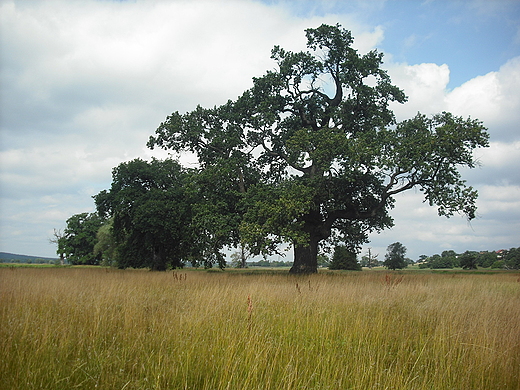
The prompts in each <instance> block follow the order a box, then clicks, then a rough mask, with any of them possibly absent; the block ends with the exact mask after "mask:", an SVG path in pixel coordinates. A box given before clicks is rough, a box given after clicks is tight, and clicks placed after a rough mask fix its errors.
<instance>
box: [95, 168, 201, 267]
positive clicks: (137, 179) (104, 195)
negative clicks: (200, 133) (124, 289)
mask: <svg viewBox="0 0 520 390" xmlns="http://www.w3.org/2000/svg"><path fill="white" fill-rule="evenodd" d="M112 176H113V181H112V186H111V188H110V190H109V191H102V192H100V193H99V194H98V195H96V196H95V197H94V198H95V202H96V206H97V209H98V212H99V213H100V214H101V215H102V216H104V217H105V218H108V217H111V218H112V219H111V224H112V227H111V231H112V233H113V235H114V238H115V243H116V245H117V251H113V253H117V265H118V266H119V267H121V268H126V267H136V268H140V267H150V268H151V269H152V270H165V269H166V268H167V267H169V266H170V267H182V266H183V264H184V263H183V261H184V260H185V259H187V258H190V257H192V256H195V257H201V256H198V255H199V253H198V251H199V250H200V249H201V247H200V246H199V245H198V239H197V236H196V235H195V234H194V230H193V224H192V214H193V208H192V205H193V204H194V203H195V202H194V200H193V196H192V194H191V193H190V187H189V183H190V182H189V177H190V174H189V172H188V171H187V170H186V169H184V168H182V167H181V166H180V165H179V164H178V163H177V162H176V161H174V160H170V159H168V160H164V161H161V160H156V159H153V160H152V161H151V162H147V161H143V160H141V159H136V160H132V161H129V162H126V163H122V164H120V165H119V166H118V167H116V168H114V171H113V174H112Z"/></svg>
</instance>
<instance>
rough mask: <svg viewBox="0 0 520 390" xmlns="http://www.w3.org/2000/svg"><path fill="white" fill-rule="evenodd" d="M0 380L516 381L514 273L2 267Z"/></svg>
mask: <svg viewBox="0 0 520 390" xmlns="http://www.w3.org/2000/svg"><path fill="white" fill-rule="evenodd" d="M0 325H1V326H0V348H1V349H0V351H1V357H2V358H1V359H0V388H1V389H67V390H69V389H95V388H98V389H127V390H129V389H140V390H141V389H194V390H204V389H207V390H209V389H211V390H217V389H249V390H253V389H276V390H280V389H436V390H441V389H486V390H487V389H519V388H520V275H519V274H518V273H517V274H509V273H496V274H470V273H448V274H434V273H420V272H416V273H413V272H409V273H403V274H398V273H390V272H389V273H385V272H374V271H372V272H371V271H363V272H358V273H335V274H333V273H330V274H329V273H327V274H319V275H313V276H310V277H291V276H288V275H283V274H278V275H265V274H264V275H262V274H258V275H250V274H245V273H236V272H225V273H207V272H194V271H193V272H189V271H188V272H186V273H185V272H182V273H178V272H177V273H173V272H168V273H152V272H147V271H117V270H104V269H62V268H56V269H14V270H10V269H0Z"/></svg>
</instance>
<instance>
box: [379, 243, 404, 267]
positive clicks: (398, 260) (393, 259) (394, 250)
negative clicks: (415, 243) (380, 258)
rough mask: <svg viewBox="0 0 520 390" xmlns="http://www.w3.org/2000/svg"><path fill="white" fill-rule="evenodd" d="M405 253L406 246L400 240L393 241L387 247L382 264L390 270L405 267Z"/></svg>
mask: <svg viewBox="0 0 520 390" xmlns="http://www.w3.org/2000/svg"><path fill="white" fill-rule="evenodd" d="M405 254H406V247H405V246H404V245H403V244H401V243H400V242H394V243H393V244H390V245H389V246H388V248H387V253H386V255H385V261H384V262H383V265H384V266H385V267H386V268H388V269H391V270H396V269H403V268H406V267H408V263H407V262H406V258H405Z"/></svg>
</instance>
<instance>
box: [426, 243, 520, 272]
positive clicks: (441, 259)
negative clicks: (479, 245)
mask: <svg viewBox="0 0 520 390" xmlns="http://www.w3.org/2000/svg"><path fill="white" fill-rule="evenodd" d="M418 264H419V268H431V269H443V268H457V267H460V268H463V269H476V268H477V267H482V268H497V269H498V268H506V269H520V247H519V248H510V249H501V250H498V251H482V252H476V251H466V252H464V253H461V254H457V253H455V252H454V251H453V250H449V251H444V252H442V253H441V254H440V255H439V254H435V255H433V256H429V257H428V256H426V255H423V256H421V258H420V259H419V261H418Z"/></svg>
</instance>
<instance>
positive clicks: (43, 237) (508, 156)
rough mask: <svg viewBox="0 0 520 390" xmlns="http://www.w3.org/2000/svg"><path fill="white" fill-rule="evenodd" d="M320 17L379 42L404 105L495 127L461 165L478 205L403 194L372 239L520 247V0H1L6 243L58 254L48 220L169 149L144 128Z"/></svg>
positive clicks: (1, 223)
mask: <svg viewBox="0 0 520 390" xmlns="http://www.w3.org/2000/svg"><path fill="white" fill-rule="evenodd" d="M321 23H328V24H336V23H340V24H342V26H343V27H345V28H347V29H349V30H351V31H352V33H353V35H354V37H355V46H356V48H357V49H358V50H359V51H360V52H366V51H368V50H371V49H374V48H378V49H379V50H380V51H382V52H384V53H385V64H384V66H385V67H386V69H388V71H389V73H390V75H391V77H392V80H393V81H394V83H395V84H397V85H398V86H400V87H401V88H403V89H404V90H405V93H406V94H407V95H408V96H409V102H408V103H407V104H405V105H402V106H398V107H395V113H396V116H397V119H398V120H403V119H406V118H408V117H411V116H413V115H415V114H416V113H417V111H421V112H423V113H426V114H433V113H437V112H440V111H443V110H446V111H451V112H453V113H454V114H456V115H461V116H465V117H467V116H471V117H472V118H478V119H480V120H482V121H483V122H484V124H485V125H486V126H487V127H488V128H489V133H490V135H491V147H490V148H487V149H481V150H478V151H477V152H476V158H478V159H479V161H480V162H481V167H480V168H477V169H475V170H466V171H464V177H465V178H466V179H467V180H468V182H469V184H470V185H473V186H474V187H475V188H477V189H478V190H479V192H480V198H479V201H478V206H479V218H478V219H476V220H473V221H472V222H471V223H468V222H467V221H466V220H465V219H464V218H463V217H459V216H455V217H452V218H450V219H446V218H444V217H438V216H437V213H436V210H435V209H434V208H431V207H429V206H427V205H426V204H424V203H422V201H421V198H420V195H419V194H418V193H415V192H410V193H407V194H403V195H399V196H398V198H397V207H396V208H395V209H394V210H393V216H394V217H395V224H396V226H395V227H394V228H393V229H390V230H388V231H385V232H384V233H382V234H379V235H373V236H372V237H371V238H372V241H371V243H370V244H369V245H367V247H368V246H370V247H371V248H372V253H379V254H380V258H383V257H384V254H385V252H386V247H387V246H388V245H389V244H391V243H393V242H395V241H399V242H401V243H403V244H404V245H405V246H406V247H407V248H408V255H409V257H411V258H412V259H417V258H418V256H419V255H421V254H427V255H432V254H434V253H441V252H442V251H443V250H446V249H453V250H455V251H456V252H463V251H465V250H467V249H470V250H496V249H501V248H510V247H518V246H520V169H519V167H520V2H519V1H514V0H511V1H506V0H503V1H501V0H493V1H486V0H479V1H441V0H430V1H405V0H395V1H392V0H387V1H382V0H381V1H376V0H374V1H348V0H343V1H274V0H273V1H270V0H265V1H253V0H237V1H230V0H222V1H218V0H211V1H197V0H193V1H181V0H178V1H145V0H136V1H110V0H98V1H95V0H89V1H30V0H23V1H22V0H20V1H7V0H0V29H1V30H0V40H1V41H0V66H1V68H0V218H1V219H0V251H4V252H12V253H19V254H29V255H37V256H49V257H53V256H55V247H54V246H53V245H52V244H50V243H49V241H48V240H49V238H51V237H52V233H53V229H54V228H56V229H63V228H64V227H65V221H66V220H67V218H69V217H70V216H71V215H73V214H78V213H81V212H92V211H94V204H93V200H92V198H91V197H92V195H95V194H97V193H98V192H99V191H101V190H103V189H107V188H109V186H110V183H111V170H112V168H113V167H115V166H117V165H118V164H119V163H120V162H122V161H128V160H131V159H134V158H136V157H141V158H150V157H151V156H158V157H164V156H165V154H164V153H163V154H162V155H161V153H160V152H157V151H153V152H152V151H150V150H148V149H147V148H146V142H147V140H148V138H149V136H150V135H151V134H153V132H154V131H155V129H156V128H157V126H158V125H159V124H160V123H161V121H163V120H164V118H165V117H166V116H167V115H168V114H170V113H171V112H173V111H177V110H178V111H180V112H185V111H191V110H193V109H194V108H195V107H196V105H197V104H201V105H202V106H206V107H213V106H214V105H220V104H223V103H224V102H226V101H227V100H228V99H234V98H236V97H237V96H238V95H240V94H241V93H242V92H243V91H244V90H245V89H247V88H249V87H250V86H251V78H252V77H254V76H260V75H262V74H264V72H265V71H266V70H268V69H272V68H273V67H274V63H273V62H272V61H271V60H270V58H269V57H270V50H271V48H272V47H273V46H274V45H281V46H282V47H284V48H286V49H288V50H292V51H298V50H302V49H304V47H305V36H304V31H303V30H304V29H305V28H308V27H317V26H319V25H320V24H321ZM365 249H366V248H365Z"/></svg>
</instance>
